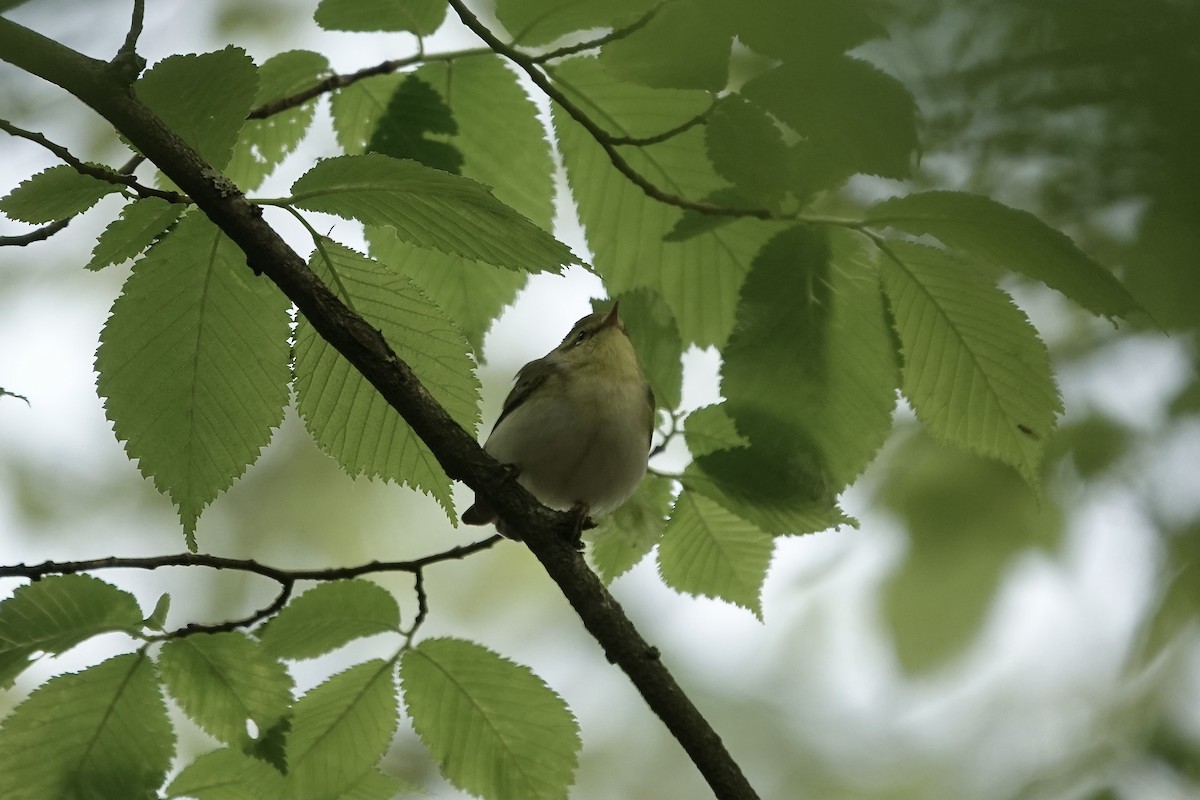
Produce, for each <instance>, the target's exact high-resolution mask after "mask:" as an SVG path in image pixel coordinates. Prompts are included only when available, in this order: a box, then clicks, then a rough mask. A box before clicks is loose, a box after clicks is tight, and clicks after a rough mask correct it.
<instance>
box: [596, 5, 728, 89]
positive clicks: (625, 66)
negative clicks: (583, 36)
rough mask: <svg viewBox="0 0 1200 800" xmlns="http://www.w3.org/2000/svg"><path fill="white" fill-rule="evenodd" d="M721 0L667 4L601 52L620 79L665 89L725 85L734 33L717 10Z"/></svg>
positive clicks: (602, 60)
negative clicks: (635, 29)
mask: <svg viewBox="0 0 1200 800" xmlns="http://www.w3.org/2000/svg"><path fill="white" fill-rule="evenodd" d="M722 5H723V3H722V0H677V1H676V2H672V3H664V4H662V5H660V6H659V7H658V9H657V12H656V13H655V15H654V16H653V17H652V18H651V19H650V20H649V22H647V23H646V24H645V25H644V26H643V27H641V28H640V29H639V30H637V31H635V32H634V33H632V34H630V35H628V36H625V37H623V38H619V39H615V40H613V41H611V42H609V43H607V44H606V45H604V47H603V49H602V50H601V51H600V63H602V64H603V65H604V66H605V67H606V68H607V69H608V70H609V71H610V72H611V73H612V74H613V75H615V76H616V77H617V78H619V79H621V80H624V81H630V82H632V83H641V84H644V85H646V86H653V87H656V88H660V89H708V90H710V91H714V92H715V91H718V90H720V89H723V88H725V83H726V79H727V77H728V74H729V51H730V47H731V46H732V39H733V33H732V31H731V30H730V29H729V28H728V27H726V26H724V25H723V24H722V23H723V22H724V20H723V19H722V18H721V16H720V15H719V14H718V13H717V11H718V9H719V8H720V6H722Z"/></svg>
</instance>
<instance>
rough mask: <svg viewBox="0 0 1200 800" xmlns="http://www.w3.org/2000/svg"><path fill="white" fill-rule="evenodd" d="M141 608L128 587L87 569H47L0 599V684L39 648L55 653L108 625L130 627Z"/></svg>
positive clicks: (6, 683) (118, 628)
mask: <svg viewBox="0 0 1200 800" xmlns="http://www.w3.org/2000/svg"><path fill="white" fill-rule="evenodd" d="M141 626H142V610H141V609H140V608H139V607H138V604H137V600H135V599H134V597H133V595H131V594H129V593H128V592H125V591H122V590H121V589H118V588H117V587H115V586H113V585H112V584H110V583H105V582H104V581H102V580H100V579H99V578H93V577H91V576H89V575H51V576H49V577H46V578H42V579H41V580H40V581H36V582H34V583H30V584H28V585H26V586H20V587H18V588H17V589H16V590H15V591H14V592H13V593H12V596H11V597H9V598H8V599H6V600H4V601H3V602H0V687H9V686H11V685H12V682H13V680H14V679H15V678H16V677H17V675H19V674H21V673H22V672H23V671H24V670H25V668H26V667H28V666H29V665H30V663H31V660H32V659H33V657H34V656H35V654H38V653H48V654H51V655H58V654H59V653H64V652H66V651H67V650H70V649H71V648H72V647H74V646H75V645H77V644H79V643H80V642H82V641H83V640H84V639H89V638H91V637H92V636H96V635H98V634H101V633H107V632H109V631H126V632H129V633H134V632H136V631H138V630H139V629H140V628H141Z"/></svg>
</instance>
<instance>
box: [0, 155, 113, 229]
mask: <svg viewBox="0 0 1200 800" xmlns="http://www.w3.org/2000/svg"><path fill="white" fill-rule="evenodd" d="M120 190H121V187H120V186H118V185H117V184H115V183H109V182H108V181H102V180H100V179H99V178H94V177H92V176H91V175H84V174H83V173H81V172H76V171H75V168H74V167H70V166H67V165H66V164H59V165H58V166H57V167H50V168H49V169H45V170H42V171H41V172H39V173H38V174H36V175H34V176H33V177H31V178H27V179H25V180H24V181H22V182H21V185H20V186H18V187H17V188H15V189H13V190H12V191H11V192H9V193H8V194H7V195H5V196H4V197H3V198H2V199H0V211H3V212H4V214H5V216H7V217H8V218H9V219H12V220H16V221H17V222H30V223H34V224H41V223H44V222H55V221H56V220H60V219H66V218H68V217H73V216H75V215H76V214H82V213H83V212H84V211H87V210H88V209H89V208H91V207H92V206H94V205H96V203H97V202H99V201H100V198H101V197H104V196H105V195H109V194H112V193H113V192H119V191H120Z"/></svg>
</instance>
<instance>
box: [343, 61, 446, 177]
mask: <svg viewBox="0 0 1200 800" xmlns="http://www.w3.org/2000/svg"><path fill="white" fill-rule="evenodd" d="M457 131H458V126H457V125H456V124H455V122H454V117H453V116H451V114H450V107H449V106H447V105H446V102H445V101H444V100H443V99H442V96H441V95H440V94H439V93H438V92H437V91H435V90H434V88H433V87H432V86H430V85H429V84H428V83H426V82H425V81H423V80H421V79H420V78H418V77H415V76H413V75H409V76H408V77H407V78H405V80H404V82H403V83H401V84H400V85H399V86H398V87H397V88H396V91H395V92H393V93H392V97H391V99H390V100H389V101H388V106H387V110H385V111H384V113H383V116H382V117H380V119H379V123H378V125H377V126H376V127H375V132H374V133H373V134H372V135H371V139H370V141H369V142H367V148H366V149H367V152H369V153H382V154H383V155H385V156H391V157H392V158H408V159H412V160H413V161H418V162H420V163H422V164H424V165H425V166H427V167H433V168H434V169H440V170H443V171H444V172H453V173H455V174H456V175H457V174H461V173H462V163H463V157H462V153H460V152H459V151H458V149H457V148H456V147H455V146H454V145H453V144H451V143H448V142H444V141H438V140H435V139H429V138H426V137H427V134H431V133H434V134H438V133H440V134H453V133H456V132H457Z"/></svg>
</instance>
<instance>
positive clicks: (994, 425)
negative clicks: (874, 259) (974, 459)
mask: <svg viewBox="0 0 1200 800" xmlns="http://www.w3.org/2000/svg"><path fill="white" fill-rule="evenodd" d="M887 252H888V254H889V257H888V258H886V259H883V262H882V268H883V285H884V288H885V289H886V291H887V295H888V300H889V302H890V305H891V308H892V316H893V318H894V319H895V325H896V331H897V333H898V334H899V336H900V341H901V343H902V345H903V351H904V383H903V390H904V394H905V396H906V397H908V399H909V401H910V402H911V403H912V405H913V409H914V410H915V411H916V413H917V418H918V419H920V420H921V422H922V423H924V424H925V426H926V427H927V428H928V429H929V430H930V431H931V432H932V433H933V434H934V436H936V437H938V438H939V439H942V440H943V441H947V442H949V443H951V444H954V445H957V446H958V447H963V448H965V449H967V450H970V451H971V452H974V453H978V454H980V455H985V456H988V457H991V458H995V459H998V460H1000V461H1002V462H1004V463H1006V464H1009V465H1010V466H1013V467H1015V468H1016V469H1017V471H1018V472H1020V473H1021V475H1022V476H1023V477H1024V478H1025V480H1026V481H1027V482H1028V483H1029V484H1030V486H1031V487H1033V488H1034V490H1035V491H1040V486H1041V480H1040V475H1039V470H1040V467H1041V462H1042V455H1043V451H1044V448H1045V445H1046V440H1047V438H1048V437H1049V435H1050V432H1051V430H1052V429H1053V427H1054V420H1055V414H1056V413H1057V412H1059V411H1061V410H1062V403H1061V401H1060V400H1059V396H1058V388H1057V387H1056V386H1055V383H1054V376H1053V373H1052V371H1051V367H1050V357H1049V354H1048V353H1047V352H1046V347H1045V345H1044V344H1042V341H1041V339H1039V338H1038V335H1037V332H1036V331H1035V330H1034V328H1033V326H1032V325H1031V324H1030V323H1029V320H1028V319H1027V318H1026V317H1025V314H1024V313H1023V312H1022V311H1021V310H1020V309H1019V308H1017V307H1016V306H1015V305H1013V303H1012V300H1011V299H1010V298H1009V297H1008V295H1006V294H1005V293H1004V292H1002V291H1001V290H1000V289H998V288H996V286H995V285H994V284H992V282H991V281H990V280H989V279H988V277H987V276H986V275H984V274H982V273H981V272H979V271H977V270H975V269H972V268H971V267H970V266H969V265H967V264H964V263H963V262H962V261H960V260H959V259H958V258H957V257H955V256H953V255H951V254H949V253H946V252H944V251H941V250H935V249H934V248H931V247H924V246H922V245H915V244H909V243H906V242H892V243H890V244H889V245H888V250H887Z"/></svg>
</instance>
